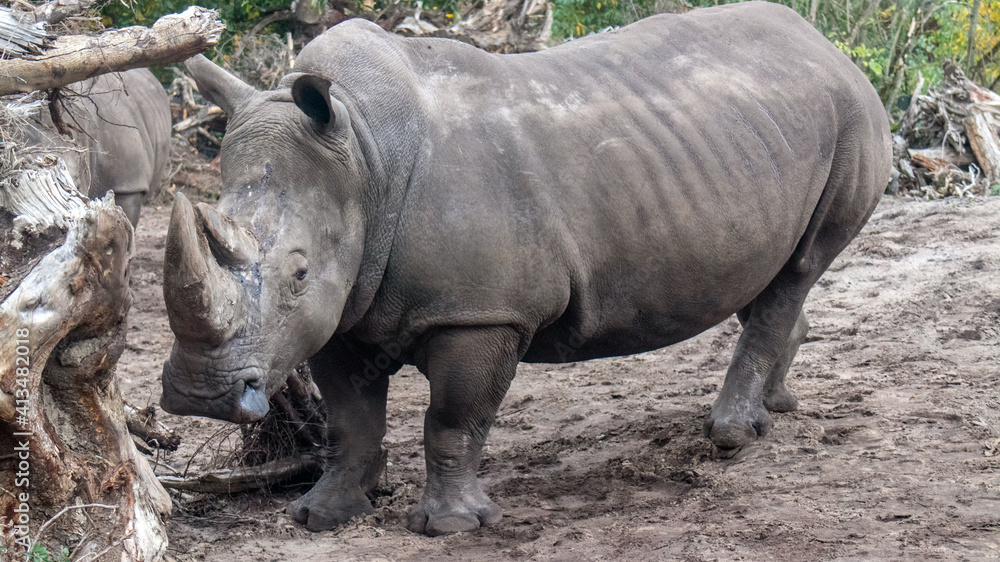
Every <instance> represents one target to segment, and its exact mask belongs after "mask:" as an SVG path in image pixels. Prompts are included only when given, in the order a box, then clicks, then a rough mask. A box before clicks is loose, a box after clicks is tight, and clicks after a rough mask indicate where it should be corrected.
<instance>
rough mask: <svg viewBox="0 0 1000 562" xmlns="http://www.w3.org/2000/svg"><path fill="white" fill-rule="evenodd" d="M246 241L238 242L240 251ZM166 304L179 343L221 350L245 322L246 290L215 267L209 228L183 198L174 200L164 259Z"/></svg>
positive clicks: (172, 328) (228, 274)
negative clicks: (208, 233) (208, 345)
mask: <svg viewBox="0 0 1000 562" xmlns="http://www.w3.org/2000/svg"><path fill="white" fill-rule="evenodd" d="M246 244H247V243H246V242H245V241H241V242H239V243H238V245H239V246H240V248H241V249H242V248H244V247H245V246H246ZM163 300H164V301H165V303H166V305H167V316H168V317H169V318H170V329H171V330H173V332H174V334H175V335H176V336H177V338H178V339H181V340H185V341H191V342H204V343H207V344H210V345H212V346H219V345H221V344H222V343H224V342H225V341H227V340H229V339H230V338H232V337H233V335H234V334H235V333H236V331H237V330H239V329H240V327H241V326H242V322H243V303H242V300H243V291H242V287H241V285H240V284H239V283H238V282H237V281H236V278H235V277H234V276H233V274H232V273H230V272H228V271H226V270H225V269H223V268H222V266H220V265H219V264H218V262H216V259H215V256H214V255H213V254H212V250H211V248H210V246H209V241H208V237H207V235H206V230H205V225H204V222H203V221H202V220H199V217H197V216H196V214H195V210H194V207H192V205H191V202H190V201H188V199H187V197H185V196H184V194H183V193H178V194H177V196H176V198H175V199H174V208H173V212H172V213H171V215H170V227H169V229H168V230H167V244H166V251H165V255H164V259H163Z"/></svg>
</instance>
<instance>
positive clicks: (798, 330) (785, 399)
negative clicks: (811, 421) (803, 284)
mask: <svg viewBox="0 0 1000 562" xmlns="http://www.w3.org/2000/svg"><path fill="white" fill-rule="evenodd" d="M752 307H753V303H750V304H748V305H747V306H746V307H744V308H743V309H742V310H740V311H739V312H738V313H736V317H737V318H739V320H740V324H742V325H744V326H746V323H747V319H748V318H749V317H750V310H751V308H752ZM808 333H809V321H808V320H807V319H806V313H805V312H799V318H798V320H796V321H795V326H794V327H793V328H792V333H791V334H790V335H789V337H788V344H787V346H786V348H785V352H784V353H783V354H781V355H779V356H778V359H777V361H776V362H775V363H774V367H772V368H771V372H770V373H768V375H767V378H766V379H764V390H763V393H764V395H763V398H764V407H765V408H767V410H768V411H769V412H792V411H795V410H797V409H798V408H799V401H798V400H797V399H796V398H795V396H794V395H793V394H792V393H791V392H789V390H788V387H787V386H785V375H787V374H788V368H789V367H790V366H791V364H792V360H793V359H795V354H796V353H798V351H799V346H800V345H801V344H802V342H803V341H804V340H805V339H806V334H808Z"/></svg>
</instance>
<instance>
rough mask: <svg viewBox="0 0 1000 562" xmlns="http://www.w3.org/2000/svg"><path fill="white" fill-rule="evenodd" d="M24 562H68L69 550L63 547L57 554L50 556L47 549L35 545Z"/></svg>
mask: <svg viewBox="0 0 1000 562" xmlns="http://www.w3.org/2000/svg"><path fill="white" fill-rule="evenodd" d="M25 562H70V560H69V549H68V548H66V547H63V549H62V551H61V552H59V553H58V554H51V553H49V550H48V549H47V548H45V547H44V546H42V545H40V544H36V545H35V547H34V548H32V549H31V552H29V553H27V554H26V555H25Z"/></svg>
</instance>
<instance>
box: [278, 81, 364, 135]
mask: <svg viewBox="0 0 1000 562" xmlns="http://www.w3.org/2000/svg"><path fill="white" fill-rule="evenodd" d="M292 99H293V100H294V101H295V105H296V106H298V108H299V109H301V110H302V113H305V114H306V117H308V118H309V120H310V121H312V123H313V126H315V127H316V128H317V129H318V130H319V131H320V132H323V133H325V132H328V131H333V130H344V129H347V128H349V127H350V126H351V118H350V117H349V116H348V115H347V108H346V107H344V104H343V103H341V102H340V100H338V99H336V98H334V97H333V96H331V95H330V82H329V81H328V80H325V79H323V78H320V77H319V76H315V75H312V74H303V75H302V76H299V77H298V78H296V79H295V82H294V83H292Z"/></svg>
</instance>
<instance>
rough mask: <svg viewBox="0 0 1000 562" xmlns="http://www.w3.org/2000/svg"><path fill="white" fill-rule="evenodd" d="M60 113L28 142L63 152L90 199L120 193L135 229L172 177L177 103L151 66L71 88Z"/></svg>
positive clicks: (42, 119)
mask: <svg viewBox="0 0 1000 562" xmlns="http://www.w3.org/2000/svg"><path fill="white" fill-rule="evenodd" d="M56 103H57V104H58V109H57V112H58V113H57V115H58V119H59V120H60V121H61V122H62V123H63V127H62V128H63V131H62V132H60V131H59V130H58V129H59V128H60V127H57V126H56V125H55V124H54V120H53V117H52V112H50V111H48V110H46V111H42V112H41V113H40V114H39V115H38V116H36V117H35V119H34V121H33V123H32V126H31V127H29V128H28V131H27V139H26V140H27V144H28V145H29V146H30V147H35V148H40V149H43V150H44V151H46V152H49V151H51V152H55V153H56V154H58V155H59V156H60V157H61V158H62V159H63V161H64V162H66V166H67V168H68V169H69V171H70V174H71V175H72V176H73V180H74V181H75V182H76V186H77V188H78V189H79V190H80V192H81V193H85V194H87V195H88V196H89V197H91V198H94V197H101V196H103V195H104V194H105V193H107V192H108V191H113V192H114V193H115V203H117V204H118V206H120V207H121V208H122V210H124V211H125V214H126V215H127V216H128V219H129V221H130V222H131V223H132V226H135V225H136V223H138V221H139V212H140V209H141V206H142V200H143V198H144V196H145V195H146V193H147V192H148V191H149V190H150V188H153V187H155V186H156V185H158V184H159V183H160V181H162V180H163V179H164V174H165V173H166V170H167V165H168V160H169V158H170V127H171V125H170V100H169V99H168V98H167V94H166V92H165V91H164V89H163V86H162V85H160V82H159V81H158V80H157V79H156V77H155V76H153V73H151V72H150V71H149V70H147V69H145V68H140V69H134V70H129V71H126V72H116V73H111V74H102V75H101V76H98V77H96V78H92V79H89V80H84V81H82V82H76V83H73V84H70V85H69V86H66V88H65V90H64V91H63V93H62V94H61V97H60V100H59V101H57V102H56Z"/></svg>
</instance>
